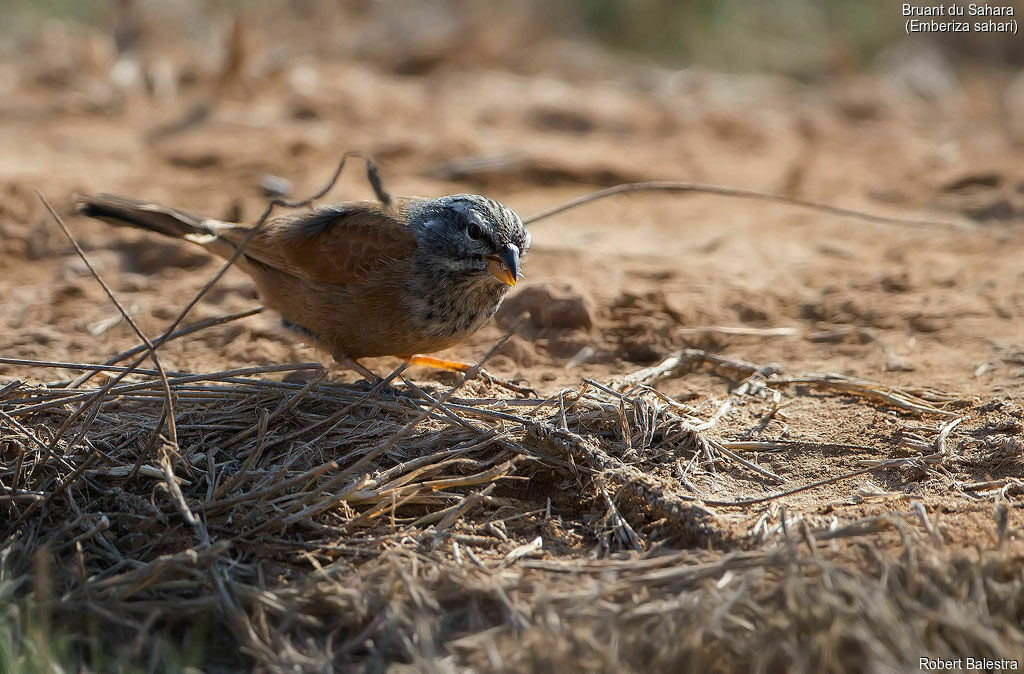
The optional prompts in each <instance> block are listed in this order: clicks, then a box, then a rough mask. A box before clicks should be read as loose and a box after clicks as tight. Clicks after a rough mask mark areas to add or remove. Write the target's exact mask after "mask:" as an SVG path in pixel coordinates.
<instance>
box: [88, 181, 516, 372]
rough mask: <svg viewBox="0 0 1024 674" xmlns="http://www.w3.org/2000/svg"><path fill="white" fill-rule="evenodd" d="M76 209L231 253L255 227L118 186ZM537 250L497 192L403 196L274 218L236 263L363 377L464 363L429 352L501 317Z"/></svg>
mask: <svg viewBox="0 0 1024 674" xmlns="http://www.w3.org/2000/svg"><path fill="white" fill-rule="evenodd" d="M78 207H79V211H80V212H81V213H83V214H84V215H87V216H90V217H94V218H100V219H102V220H106V221H108V222H112V223H114V224H117V225H128V226H131V227H137V228H140V229H145V230H149V231H152V232H158V233H160V234H163V235H166V236H170V237H174V238H178V239H188V240H189V241H192V242H194V243H197V244H199V245H201V246H203V247H204V248H206V249H207V250H209V251H210V252H212V253H215V254H216V255H219V256H221V257H223V258H228V257H230V256H231V255H232V254H233V253H234V252H235V250H236V247H237V246H238V245H239V243H240V242H241V241H242V240H243V239H244V238H245V237H246V235H247V234H248V233H249V232H250V229H251V228H250V227H247V226H245V225H239V224H233V223H228V222H221V221H218V220H211V219H208V218H202V217H199V216H195V215H192V214H189V213H186V212H184V211H179V210H177V209H174V208H168V207H165V206H159V205H156V204H150V203H146V202H143V201H138V200H135V199H129V198H126V197H120V196H115V195H110V194H100V195H96V196H87V197H80V198H79V203H78ZM529 247H530V234H529V232H527V231H526V228H525V227H524V226H523V223H522V221H521V220H520V219H519V216H517V215H516V214H515V213H514V212H513V211H512V210H510V209H508V208H506V207H505V206H502V205H501V204H499V203H498V202H496V201H494V200H493V199H487V198H485V197H481V196H478V195H475V194H457V195H455V196H449V197H441V198H437V199H425V198H421V197H405V198H398V199H389V200H388V201H386V202H381V203H377V202H354V203H345V204H339V205H334V206H323V207H319V208H314V209H310V210H307V211H304V212H299V213H295V214H290V215H285V216H281V217H278V218H274V219H271V220H269V221H268V222H267V223H266V224H265V225H264V226H263V228H262V229H261V230H260V231H259V232H258V233H257V234H256V235H255V236H254V237H253V238H252V240H250V241H249V243H248V244H247V245H246V247H245V251H244V253H243V254H242V255H241V257H239V259H238V261H237V265H238V267H240V268H241V269H242V270H243V271H245V272H246V273H247V274H249V275H250V276H251V277H252V278H253V281H255V282H256V287H257V288H258V289H259V291H260V294H261V295H262V297H263V301H264V303H265V304H266V306H267V307H269V308H271V309H274V310H276V311H277V312H279V313H280V314H281V316H282V317H283V322H284V324H285V325H286V326H287V327H289V328H292V329H294V330H297V331H299V332H301V333H303V334H305V335H307V336H308V337H311V338H313V339H314V340H315V341H316V342H317V343H318V344H319V345H320V346H321V347H322V348H324V349H326V350H327V351H329V352H330V353H331V355H332V356H334V358H335V360H337V361H338V362H339V363H342V364H344V365H347V366H349V367H353V368H354V369H356V370H357V371H359V372H361V373H363V374H364V375H367V374H372V373H368V371H367V370H366V369H365V368H363V367H362V366H361V365H359V363H358V362H356V361H357V359H359V358H364V357H370V356H398V357H399V358H402V359H404V360H406V361H407V362H409V363H411V364H421V365H431V366H433V367H440V368H443V369H451V370H459V371H465V370H466V369H468V367H469V366H468V365H466V364H464V363H458V362H455V361H447V360H441V359H437V358H430V357H426V356H422V355H420V354H423V353H430V352H434V351H439V350H441V349H445V348H447V347H449V346H452V345H453V344H455V343H457V342H459V341H461V340H463V339H465V338H466V337H468V336H469V335H471V334H473V333H474V332H475V331H476V330H478V329H479V328H480V327H481V326H482V325H483V324H484V323H485V322H486V321H487V319H489V318H490V317H491V316H493V315H494V312H495V311H496V310H497V309H498V305H500V304H501V301H502V299H503V298H504V296H505V293H506V292H507V291H508V289H509V288H510V287H512V286H514V285H515V284H516V280H517V278H519V276H520V265H521V262H522V257H523V255H524V254H525V253H526V251H527V249H529Z"/></svg>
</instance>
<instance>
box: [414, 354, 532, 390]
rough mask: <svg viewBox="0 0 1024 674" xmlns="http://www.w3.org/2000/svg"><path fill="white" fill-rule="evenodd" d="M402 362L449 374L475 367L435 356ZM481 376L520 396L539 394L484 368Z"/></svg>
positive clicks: (481, 369) (418, 357) (421, 356)
mask: <svg viewBox="0 0 1024 674" xmlns="http://www.w3.org/2000/svg"><path fill="white" fill-rule="evenodd" d="M402 360H404V361H405V362H407V363H409V365H423V366H425V367H432V368H435V369H438V370H448V371H449V372H469V371H470V369H472V367H473V365H471V364H470V363H461V362H459V361H457V360H445V359H443V358H434V357H433V356H423V355H417V356H407V357H406V356H403V357H402ZM480 376H481V377H482V378H483V379H486V380H488V381H492V382H494V383H495V384H497V385H498V386H501V387H503V388H507V389H508V390H510V391H513V392H515V393H518V394H519V395H529V394H531V393H532V394H534V395H536V394H537V392H536V391H534V390H533V389H531V388H525V387H523V386H519V385H518V384H514V383H512V382H510V381H508V380H507V379H502V378H500V377H495V376H494V375H493V374H491V373H490V372H488V371H487V370H485V369H483V368H480Z"/></svg>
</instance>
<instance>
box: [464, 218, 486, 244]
mask: <svg viewBox="0 0 1024 674" xmlns="http://www.w3.org/2000/svg"><path fill="white" fill-rule="evenodd" d="M466 236H468V237H469V238H471V239H473V240H474V241H476V240H477V239H479V238H480V237H481V236H483V230H482V229H480V225H478V224H476V223H475V222H471V223H469V227H466Z"/></svg>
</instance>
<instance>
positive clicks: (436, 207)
mask: <svg viewBox="0 0 1024 674" xmlns="http://www.w3.org/2000/svg"><path fill="white" fill-rule="evenodd" d="M408 225H409V229H410V230H411V231H412V232H413V235H414V236H416V238H417V240H418V241H419V244H420V250H421V252H422V253H423V254H424V258H421V260H420V262H421V263H426V264H430V265H431V266H438V267H440V268H441V270H442V271H444V272H447V273H449V274H457V275H462V274H465V275H467V276H479V280H480V281H481V282H496V283H499V284H500V283H501V282H500V281H498V280H497V279H495V278H494V277H493V276H492V275H491V274H490V273H489V272H488V271H487V262H486V260H485V259H484V258H485V257H487V256H493V255H500V254H501V253H502V251H504V250H506V249H507V247H508V246H509V245H512V246H515V247H516V249H517V250H518V254H519V256H520V257H522V256H523V255H524V254H525V253H526V251H527V249H528V248H529V247H530V233H529V232H527V231H526V227H524V226H523V222H522V220H520V219H519V216H518V215H516V214H515V212H514V211H512V209H510V208H507V207H506V206H503V205H502V204H500V203H498V202H497V201H495V200H493V199H488V198H486V197H482V196H479V195H476V194H456V195H453V196H449V197H440V198H438V199H425V200H424V201H422V202H420V203H419V204H417V205H416V206H415V207H413V209H411V212H410V214H409V223H408ZM467 280H468V279H467Z"/></svg>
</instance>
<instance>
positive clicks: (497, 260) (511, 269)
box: [486, 243, 519, 286]
mask: <svg viewBox="0 0 1024 674" xmlns="http://www.w3.org/2000/svg"><path fill="white" fill-rule="evenodd" d="M486 259H487V269H488V270H489V271H490V272H491V273H492V274H494V278H496V279H498V280H499V281H501V282H502V283H504V284H505V285H507V286H514V285H515V284H516V279H517V278H518V277H519V247H518V246H516V245H515V244H512V243H510V244H508V245H507V246H505V248H504V250H502V251H501V252H500V253H499V254H497V255H488V256H487V258H486Z"/></svg>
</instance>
